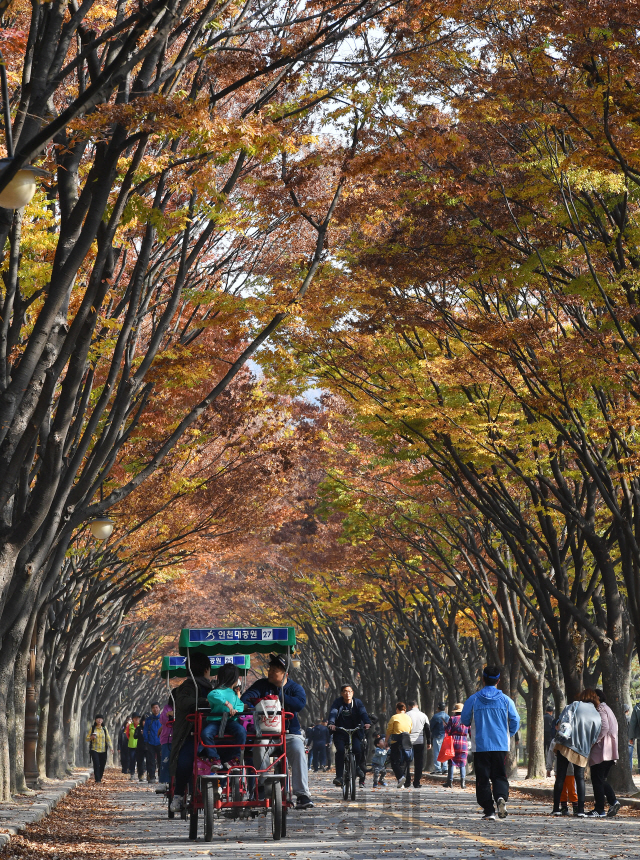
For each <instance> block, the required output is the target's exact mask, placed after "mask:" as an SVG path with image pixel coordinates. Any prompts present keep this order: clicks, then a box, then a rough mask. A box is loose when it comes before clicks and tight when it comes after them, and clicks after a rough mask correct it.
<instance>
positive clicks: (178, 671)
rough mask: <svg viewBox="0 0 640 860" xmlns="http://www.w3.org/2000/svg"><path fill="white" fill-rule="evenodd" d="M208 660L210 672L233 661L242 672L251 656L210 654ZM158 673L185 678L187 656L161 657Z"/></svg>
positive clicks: (249, 662) (164, 676)
mask: <svg viewBox="0 0 640 860" xmlns="http://www.w3.org/2000/svg"><path fill="white" fill-rule="evenodd" d="M209 662H210V663H211V672H212V674H213V673H214V671H215V670H217V669H219V668H220V666H224V664H225V663H233V664H234V666H237V667H238V669H239V670H240V672H243V673H246V672H248V671H249V669H250V668H251V657H250V656H249V655H248V654H212V655H211V656H210V657H209ZM160 674H161V675H162V677H163V678H186V677H187V676H188V675H189V672H188V670H187V658H186V657H163V658H162V667H161V669H160Z"/></svg>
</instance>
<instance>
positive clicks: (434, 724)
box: [430, 702, 449, 774]
mask: <svg viewBox="0 0 640 860" xmlns="http://www.w3.org/2000/svg"><path fill="white" fill-rule="evenodd" d="M446 707H447V706H446V705H445V703H444V702H440V703H439V705H438V710H437V711H436V712H435V714H434V715H433V716H432V717H431V725H430V727H431V742H432V744H433V770H432V771H431V773H432V774H438V773H445V772H446V769H447V768H446V766H445V764H444V763H443V762H441V761H438V756H439V755H440V748H441V747H442V741H443V740H444V727H445V726H446V725H447V723H448V722H449V714H448V713H447V711H446Z"/></svg>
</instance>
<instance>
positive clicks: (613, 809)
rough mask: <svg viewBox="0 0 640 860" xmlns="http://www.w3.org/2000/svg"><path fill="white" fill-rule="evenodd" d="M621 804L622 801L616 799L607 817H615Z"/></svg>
mask: <svg viewBox="0 0 640 860" xmlns="http://www.w3.org/2000/svg"><path fill="white" fill-rule="evenodd" d="M621 805H622V804H621V803H620V801H619V800H616V802H615V803H614V804H613V806H610V807H609V811H608V812H607V818H613V816H614V815H617V814H618V810H619V809H620V806H621Z"/></svg>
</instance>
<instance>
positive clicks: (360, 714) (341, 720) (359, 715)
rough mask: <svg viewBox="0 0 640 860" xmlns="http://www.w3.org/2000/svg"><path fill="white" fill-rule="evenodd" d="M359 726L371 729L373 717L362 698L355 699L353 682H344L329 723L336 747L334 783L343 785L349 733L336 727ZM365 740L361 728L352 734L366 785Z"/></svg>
mask: <svg viewBox="0 0 640 860" xmlns="http://www.w3.org/2000/svg"><path fill="white" fill-rule="evenodd" d="M359 726H364V728H365V729H370V728H371V719H370V717H369V714H367V709H366V708H365V706H364V705H363V704H362V702H361V701H360V699H354V697H353V687H352V686H351V684H343V685H342V687H341V689H340V696H339V697H338V698H337V699H336V700H335V702H334V703H333V705H331V711H330V712H329V723H328V728H329V731H331V732H333V745H334V747H335V748H336V778H335V779H334V780H333V784H334V785H339V786H341V785H342V779H343V776H344V749H345V746H346V744H347V740H348V736H347V734H346V733H345V732H340V731H336V728H337V727H342V728H344V729H356V728H358V727H359ZM363 740H364V731H363V730H362V729H361V730H360V731H359V732H356V733H355V734H354V735H353V736H352V741H351V743H352V746H353V753H354V755H355V757H356V762H357V763H358V776H359V777H360V785H361V786H362V785H364V778H365V770H364V768H365V762H364V761H363V752H364V750H363Z"/></svg>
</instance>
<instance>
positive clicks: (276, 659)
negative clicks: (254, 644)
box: [269, 654, 287, 672]
mask: <svg viewBox="0 0 640 860" xmlns="http://www.w3.org/2000/svg"><path fill="white" fill-rule="evenodd" d="M269 665H270V666H276V667H277V668H278V669H284V670H285V672H286V671H287V661H286V659H285V657H284V655H283V654H269Z"/></svg>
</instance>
